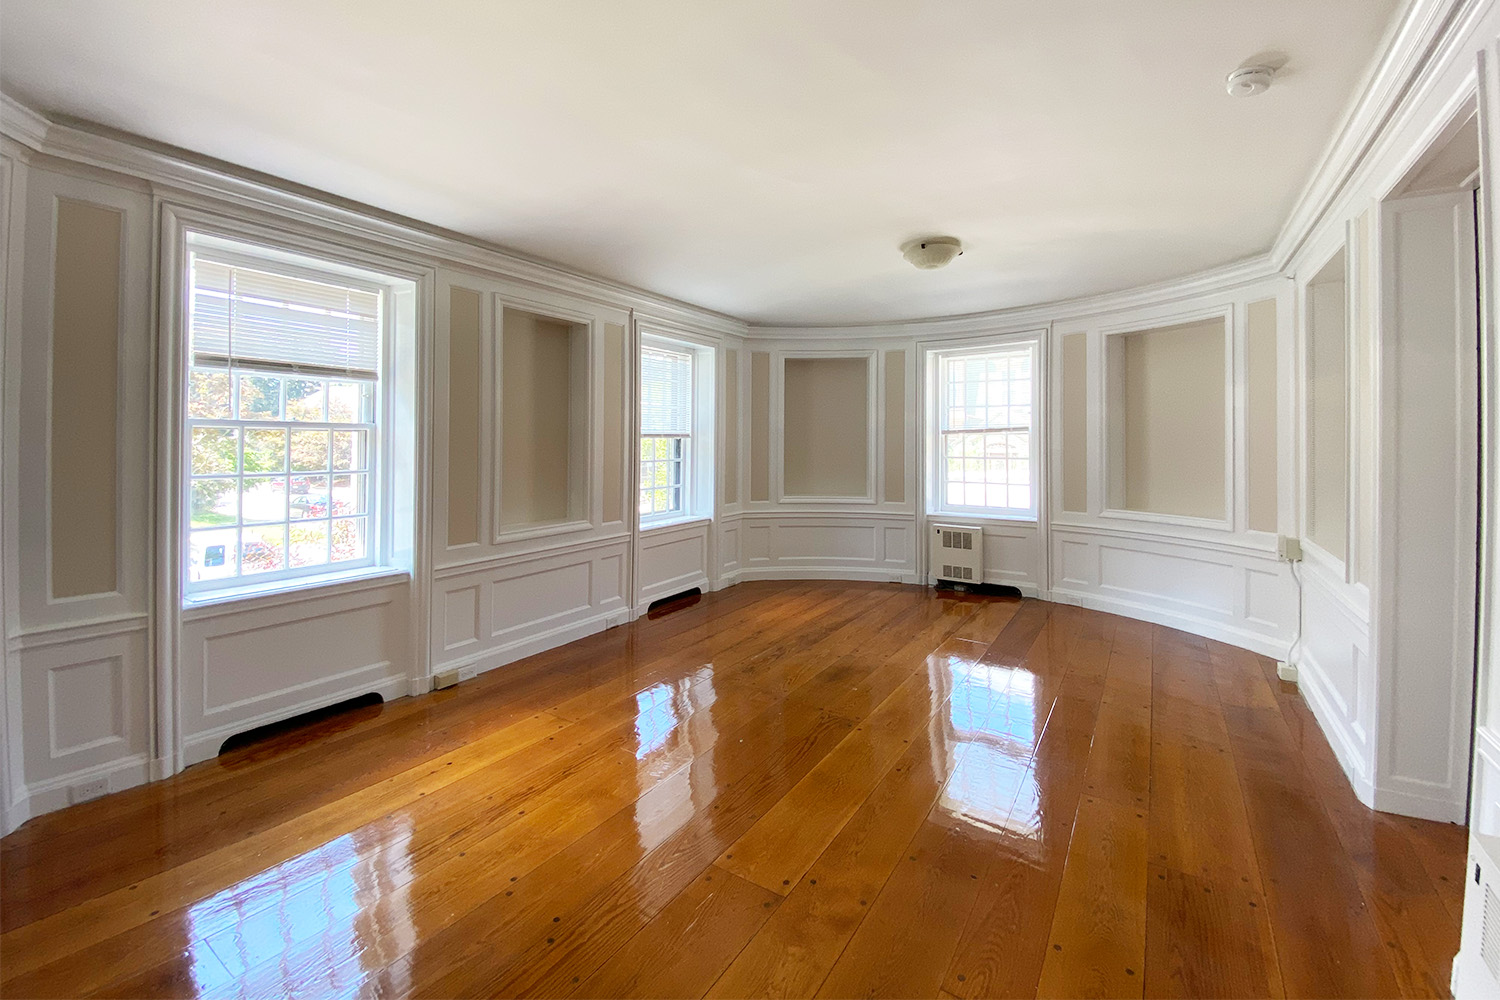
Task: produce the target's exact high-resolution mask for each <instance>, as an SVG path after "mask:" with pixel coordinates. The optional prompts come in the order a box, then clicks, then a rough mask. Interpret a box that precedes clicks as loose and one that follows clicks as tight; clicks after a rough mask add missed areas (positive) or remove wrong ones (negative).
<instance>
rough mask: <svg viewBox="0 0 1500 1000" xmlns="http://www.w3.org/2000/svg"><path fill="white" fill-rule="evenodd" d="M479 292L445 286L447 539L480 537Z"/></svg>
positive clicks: (457, 542) (456, 541)
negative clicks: (446, 296) (446, 295)
mask: <svg viewBox="0 0 1500 1000" xmlns="http://www.w3.org/2000/svg"><path fill="white" fill-rule="evenodd" d="M479 314H480V295H479V293H478V292H476V291H474V290H473V289H471V288H459V287H457V286H454V287H452V288H450V289H449V290H448V544H449V545H471V544H473V543H475V542H477V541H479V467H480V455H479V430H480V427H479V423H480V416H479V414H480V405H479V404H480V393H481V391H482V388H481V383H482V379H481V373H482V372H483V370H484V365H483V363H482V361H481V357H482V355H481V353H480V318H479Z"/></svg>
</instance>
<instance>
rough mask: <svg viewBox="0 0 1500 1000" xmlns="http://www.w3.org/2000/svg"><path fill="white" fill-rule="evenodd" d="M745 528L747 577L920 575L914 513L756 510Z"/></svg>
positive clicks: (892, 578) (900, 579)
mask: <svg viewBox="0 0 1500 1000" xmlns="http://www.w3.org/2000/svg"><path fill="white" fill-rule="evenodd" d="M740 531H741V533H742V535H743V540H742V545H743V549H742V559H741V564H740V569H739V574H740V579H743V580H876V581H881V582H888V583H889V582H895V583H916V582H917V581H918V574H917V570H916V565H915V561H914V558H913V554H914V553H915V551H916V519H915V518H914V517H913V516H911V515H910V514H895V513H891V514H886V513H869V514H858V513H851V512H837V513H836V512H833V511H829V512H816V513H813V512H803V513H797V514H791V513H785V514H784V513H779V512H766V513H760V512H755V513H747V514H744V515H742V516H741V518H740Z"/></svg>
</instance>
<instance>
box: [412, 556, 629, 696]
mask: <svg viewBox="0 0 1500 1000" xmlns="http://www.w3.org/2000/svg"><path fill="white" fill-rule="evenodd" d="M629 551H630V542H629V539H628V537H619V538H614V539H604V540H597V541H595V540H586V541H583V542H577V543H575V544H573V545H570V546H567V547H565V548H558V549H552V550H545V549H544V550H541V551H538V552H534V553H532V554H529V555H507V556H503V557H498V558H496V559H493V560H491V561H489V562H487V563H483V564H476V565H460V566H454V567H446V568H444V569H441V570H439V571H438V572H437V574H436V579H435V580H434V582H433V590H434V596H433V605H434V606H435V607H437V608H448V607H450V606H451V607H454V608H456V609H457V613H456V615H455V626H454V627H455V629H456V630H457V631H462V627H467V620H466V619H464V618H463V615H464V614H465V613H466V612H467V609H468V608H470V607H471V604H470V602H471V601H474V600H477V602H478V605H479V610H478V629H479V632H478V637H477V641H475V642H472V643H471V642H467V641H465V642H461V643H458V644H455V645H451V646H450V645H448V644H447V643H445V641H444V633H443V632H442V631H440V630H437V629H435V630H434V635H433V648H432V651H431V655H432V660H433V672H434V673H437V672H442V671H447V670H459V671H461V672H462V673H466V674H469V675H472V674H474V673H479V672H483V671H485V670H490V669H493V668H495V667H499V666H503V665H504V664H506V663H510V662H512V661H513V660H518V659H521V658H522V657H525V656H530V655H531V654H532V653H537V652H540V651H542V650H544V649H550V648H552V647H553V646H557V645H561V644H562V643H565V642H571V641H572V640H574V639H580V638H582V637H583V636H586V635H590V634H592V633H594V632H598V631H600V630H602V629H604V628H607V627H609V626H610V625H617V624H624V622H625V621H626V620H627V619H628V617H629V604H628V602H627V600H626V596H625V595H626V594H627V593H628V592H629V586H628V585H629V579H628V577H627V575H626V567H627V565H628V559H627V557H628V555H629ZM471 594H473V595H477V596H476V597H471V596H470V595H471ZM460 620H462V622H463V624H462V626H460V624H459V622H460ZM439 624H440V625H441V624H442V623H439Z"/></svg>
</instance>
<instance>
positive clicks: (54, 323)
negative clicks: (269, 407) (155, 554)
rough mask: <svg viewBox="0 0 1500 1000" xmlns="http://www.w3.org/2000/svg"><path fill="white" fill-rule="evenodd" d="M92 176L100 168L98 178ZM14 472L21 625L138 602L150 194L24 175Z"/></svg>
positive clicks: (145, 492) (90, 181)
mask: <svg viewBox="0 0 1500 1000" xmlns="http://www.w3.org/2000/svg"><path fill="white" fill-rule="evenodd" d="M103 176H105V175H101V177H103ZM26 194H27V206H26V214H27V225H26V226H25V237H24V239H25V253H24V257H23V260H22V269H23V270H22V298H23V302H22V307H23V315H24V317H25V320H24V325H23V326H22V327H21V328H20V329H17V330H9V331H8V333H7V335H8V336H9V337H10V338H12V339H11V344H10V348H11V350H10V352H9V353H8V358H11V359H18V361H17V362H15V363H18V364H19V366H20V379H19V386H20V389H19V392H18V393H17V394H16V395H15V397H14V398H13V399H12V400H8V405H9V406H10V407H13V409H12V410H11V412H10V413H9V414H8V415H7V417H8V419H15V420H17V421H18V425H19V428H20V447H19V449H18V452H17V453H16V455H15V461H16V463H17V464H16V466H15V467H14V468H11V469H7V470H6V471H7V476H8V477H9V476H11V475H14V476H15V477H16V479H15V482H16V484H17V490H18V494H19V495H18V497H17V501H18V504H17V506H18V510H17V513H18V523H17V529H18V532H17V536H18V540H19V549H20V551H19V557H20V573H19V580H20V584H21V592H20V594H19V598H20V600H19V603H20V612H21V620H22V625H23V627H28V628H30V627H39V626H41V627H45V626H48V625H61V624H65V623H67V622H72V621H84V620H89V619H94V618H100V617H107V616H118V615H122V614H130V613H142V612H144V611H145V610H146V600H147V594H148V592H149V584H150V575H149V569H148V565H149V564H148V559H149V546H150V539H151V533H150V531H149V530H143V529H144V527H145V526H146V525H148V524H149V523H150V518H149V514H148V511H149V498H150V495H151V489H152V482H151V478H150V476H151V465H150V462H149V460H148V456H149V455H150V453H151V452H150V448H151V436H152V428H151V424H150V414H149V410H148V401H149V398H150V392H149V386H150V381H151V368H150V365H151V362H150V358H151V350H152V345H151V332H150V327H149V312H148V310H149V294H150V280H151V259H150V255H151V201H150V197H149V195H148V194H147V193H145V191H144V190H142V189H140V188H138V187H137V186H136V185H134V183H133V182H131V181H128V180H125V179H123V178H121V179H120V182H119V183H118V184H116V183H111V182H108V181H107V180H104V179H95V178H94V177H83V176H78V175H75V174H65V173H60V172H54V171H51V170H47V169H41V168H39V167H37V166H35V165H32V166H31V167H30V168H29V169H28V172H27V185H26Z"/></svg>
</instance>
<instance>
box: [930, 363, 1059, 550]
mask: <svg viewBox="0 0 1500 1000" xmlns="http://www.w3.org/2000/svg"><path fill="white" fill-rule="evenodd" d="M1020 351H1025V352H1027V353H1028V354H1029V355H1030V358H1031V422H1030V425H1029V426H1028V428H1027V458H1026V461H1027V465H1028V466H1029V468H1030V472H1031V475H1030V479H1031V502H1030V504H1029V505H1028V506H1026V507H1008V506H1007V507H990V506H974V505H969V504H954V503H949V502H948V499H947V477H946V475H945V474H944V469H945V464H944V463H945V461H946V457H947V455H946V449H945V446H944V445H945V435H946V434H947V433H949V430H948V427H947V422H948V399H947V379H946V377H945V368H946V365H947V362H948V361H949V360H952V359H956V358H968V357H975V356H981V355H987V354H1001V353H1016V352H1020ZM926 354H927V372H926V377H927V406H926V411H927V412H926V421H925V423H926V427H925V428H924V430H925V434H926V445H927V448H926V451H927V469H926V474H927V490H926V492H927V512H928V513H929V514H948V515H953V516H958V517H965V518H993V519H997V520H1010V521H1036V520H1037V518H1038V513H1039V510H1040V507H1041V474H1042V470H1041V462H1040V458H1041V427H1040V424H1041V421H1042V419H1043V414H1042V370H1041V360H1042V359H1041V338H1040V337H1039V336H1037V335H1034V334H1028V335H1025V336H1022V337H1007V338H1003V339H996V340H985V341H982V342H971V343H965V344H963V345H955V346H948V347H944V346H934V347H929V348H928V349H927V352H926ZM954 433H961V432H954Z"/></svg>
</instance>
